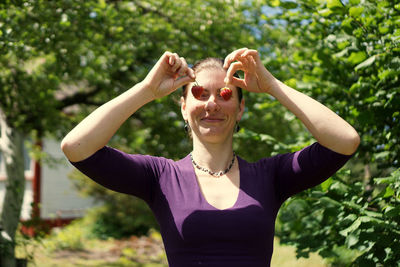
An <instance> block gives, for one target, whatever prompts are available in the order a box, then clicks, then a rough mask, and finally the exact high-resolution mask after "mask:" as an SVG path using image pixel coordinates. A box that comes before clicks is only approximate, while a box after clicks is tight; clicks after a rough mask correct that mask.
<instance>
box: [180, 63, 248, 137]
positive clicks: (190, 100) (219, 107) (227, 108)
mask: <svg viewBox="0 0 400 267" xmlns="http://www.w3.org/2000/svg"><path fill="white" fill-rule="evenodd" d="M225 75H226V72H225V71H224V70H222V69H216V68H213V69H205V70H201V71H200V72H199V73H197V74H196V81H197V82H198V84H199V85H201V86H203V88H204V91H203V93H202V94H201V96H200V97H199V98H195V97H194V96H193V94H192V90H191V88H192V86H193V85H195V84H194V83H192V84H190V85H189V87H188V91H187V95H186V99H184V98H182V105H181V111H182V115H183V118H184V120H186V121H188V123H189V125H190V127H191V129H192V135H193V138H199V139H201V140H202V141H206V142H210V143H220V142H224V141H226V140H228V139H229V138H232V135H233V131H234V128H235V125H236V122H237V121H240V119H241V117H242V114H243V110H244V100H243V99H242V101H241V102H240V103H239V100H238V92H237V90H236V87H235V86H233V85H228V87H229V88H230V89H232V91H233V93H232V97H231V98H230V99H228V100H224V99H223V98H222V97H221V96H220V94H219V93H220V89H221V88H222V87H225V83H224V78H225Z"/></svg>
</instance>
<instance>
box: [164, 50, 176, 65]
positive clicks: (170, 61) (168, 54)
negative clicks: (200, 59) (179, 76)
mask: <svg viewBox="0 0 400 267" xmlns="http://www.w3.org/2000/svg"><path fill="white" fill-rule="evenodd" d="M164 56H165V57H166V59H167V60H166V61H167V63H168V64H169V65H170V66H172V65H174V63H175V62H174V58H173V54H172V53H171V52H169V51H165V53H164Z"/></svg>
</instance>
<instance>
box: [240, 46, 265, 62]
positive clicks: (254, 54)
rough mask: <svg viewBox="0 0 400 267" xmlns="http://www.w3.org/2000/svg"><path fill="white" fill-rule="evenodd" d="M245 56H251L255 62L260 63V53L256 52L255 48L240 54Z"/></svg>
mask: <svg viewBox="0 0 400 267" xmlns="http://www.w3.org/2000/svg"><path fill="white" fill-rule="evenodd" d="M247 56H251V57H252V58H253V59H254V61H255V62H256V63H257V64H259V63H261V59H260V54H259V53H258V51H257V50H254V49H248V50H247V51H245V52H244V53H243V54H242V57H247Z"/></svg>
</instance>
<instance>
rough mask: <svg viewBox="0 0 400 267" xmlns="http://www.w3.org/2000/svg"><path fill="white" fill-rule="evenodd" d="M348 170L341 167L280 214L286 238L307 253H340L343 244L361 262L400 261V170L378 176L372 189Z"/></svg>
mask: <svg viewBox="0 0 400 267" xmlns="http://www.w3.org/2000/svg"><path fill="white" fill-rule="evenodd" d="M348 175H349V172H348V171H341V172H339V173H337V174H336V175H335V176H333V177H332V178H330V179H328V180H327V181H325V182H324V183H323V184H321V185H320V186H318V188H317V189H315V190H308V191H306V192H303V193H302V194H301V197H297V198H292V199H291V200H290V201H288V202H286V203H285V208H284V209H283V210H282V212H281V214H280V220H281V222H282V223H283V224H282V226H281V229H280V230H279V231H278V232H279V236H280V238H281V241H282V242H286V243H289V244H293V245H296V246H297V254H298V255H299V256H303V257H304V256H305V257H306V256H308V253H310V252H319V254H320V255H321V256H323V257H326V258H338V257H339V256H340V255H338V251H339V248H340V247H341V246H342V247H346V248H348V249H351V250H353V255H354V257H353V259H351V260H350V262H353V264H355V265H356V266H378V265H379V264H381V265H383V266H397V265H398V264H399V263H400V253H399V251H400V169H398V170H397V171H395V172H393V173H392V174H391V176H389V177H384V178H375V179H374V185H375V187H374V188H370V190H365V189H364V188H363V187H364V185H363V184H362V183H360V182H357V183H355V184H352V183H350V182H348V181H347V180H348V179H347V178H348V177H347V176H348ZM372 189H373V190H372ZM332 248H335V249H332Z"/></svg>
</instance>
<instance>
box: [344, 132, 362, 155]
mask: <svg viewBox="0 0 400 267" xmlns="http://www.w3.org/2000/svg"><path fill="white" fill-rule="evenodd" d="M360 142H361V138H360V136H359V135H358V133H357V132H356V130H354V129H353V130H352V131H351V132H350V133H349V135H348V137H347V142H346V144H347V145H346V146H347V149H346V150H347V151H346V154H347V155H352V154H354V153H355V152H356V151H357V148H358V146H359V145H360Z"/></svg>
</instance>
